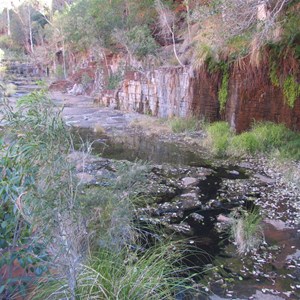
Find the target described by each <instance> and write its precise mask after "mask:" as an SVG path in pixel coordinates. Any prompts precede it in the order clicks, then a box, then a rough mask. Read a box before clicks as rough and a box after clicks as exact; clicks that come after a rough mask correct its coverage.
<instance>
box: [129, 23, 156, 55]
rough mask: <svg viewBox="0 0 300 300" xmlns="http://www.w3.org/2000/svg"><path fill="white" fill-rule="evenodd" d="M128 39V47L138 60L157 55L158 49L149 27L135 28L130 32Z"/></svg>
mask: <svg viewBox="0 0 300 300" xmlns="http://www.w3.org/2000/svg"><path fill="white" fill-rule="evenodd" d="M127 37H128V42H129V45H128V47H129V48H130V49H131V51H132V53H133V54H134V55H136V56H137V57H138V58H143V57H145V56H146V55H148V54H155V52H156V50H157V48H158V45H157V43H156V42H155V40H154V38H153V37H152V35H151V32H150V29H149V28H148V26H147V25H143V26H135V27H133V28H132V29H131V30H130V31H128V33H127Z"/></svg>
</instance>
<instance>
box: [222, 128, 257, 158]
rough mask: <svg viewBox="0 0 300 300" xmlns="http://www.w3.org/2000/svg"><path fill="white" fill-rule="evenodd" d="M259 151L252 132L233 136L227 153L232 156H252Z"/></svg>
mask: <svg viewBox="0 0 300 300" xmlns="http://www.w3.org/2000/svg"><path fill="white" fill-rule="evenodd" d="M259 149H260V144H259V141H258V139H257V137H256V136H255V135H254V134H253V133H252V132H244V133H241V134H239V135H236V136H233V137H232V139H231V141H230V146H229V149H228V151H227V152H228V153H230V154H232V155H236V156H239V155H242V154H254V153H256V152H257V151H258V150H259Z"/></svg>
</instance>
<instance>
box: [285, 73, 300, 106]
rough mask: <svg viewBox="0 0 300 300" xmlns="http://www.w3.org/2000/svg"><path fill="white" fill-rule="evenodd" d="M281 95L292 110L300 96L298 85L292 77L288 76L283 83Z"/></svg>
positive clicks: (299, 86) (299, 85)
mask: <svg viewBox="0 0 300 300" xmlns="http://www.w3.org/2000/svg"><path fill="white" fill-rule="evenodd" d="M283 94H284V97H285V101H286V103H287V104H288V106H289V107H291V108H294V106H295V102H296V100H297V98H298V97H299V96H300V84H299V83H298V82H297V81H296V80H295V78H294V76H292V75H289V76H288V77H287V78H286V79H285V80H284V82H283Z"/></svg>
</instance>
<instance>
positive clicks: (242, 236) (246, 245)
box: [230, 208, 264, 254]
mask: <svg viewBox="0 0 300 300" xmlns="http://www.w3.org/2000/svg"><path fill="white" fill-rule="evenodd" d="M231 217H232V222H231V227H230V231H231V237H232V239H233V240H234V242H235V244H236V246H237V251H238V253H239V254H245V253H247V252H249V251H252V250H256V249H257V248H258V246H259V245H260V244H261V243H262V242H263V240H264V236H263V231H262V227H261V222H262V216H261V214H260V211H259V209H258V208H253V209H252V210H251V211H246V210H240V209H239V210H235V211H234V212H233V213H232V214H231Z"/></svg>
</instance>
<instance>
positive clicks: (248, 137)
mask: <svg viewBox="0 0 300 300" xmlns="http://www.w3.org/2000/svg"><path fill="white" fill-rule="evenodd" d="M207 134H208V137H207V141H206V143H207V145H208V147H210V148H211V151H212V152H213V153H214V154H215V155H219V156H220V155H226V154H227V155H232V156H241V155H247V154H256V153H266V154H271V155H272V154H274V153H278V152H279V155H280V156H281V157H282V158H288V159H295V160H299V159H300V150H299V149H300V147H299V146H300V134H299V133H296V132H293V131H292V130H290V129H288V128H287V127H285V126H284V125H283V124H274V123H271V122H264V123H255V124H254V125H253V126H252V129H251V130H250V131H247V132H243V133H241V134H239V135H234V134H233V133H231V131H230V128H229V125H228V124H227V123H226V122H216V123H213V124H211V125H209V126H208V127H207Z"/></svg>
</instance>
